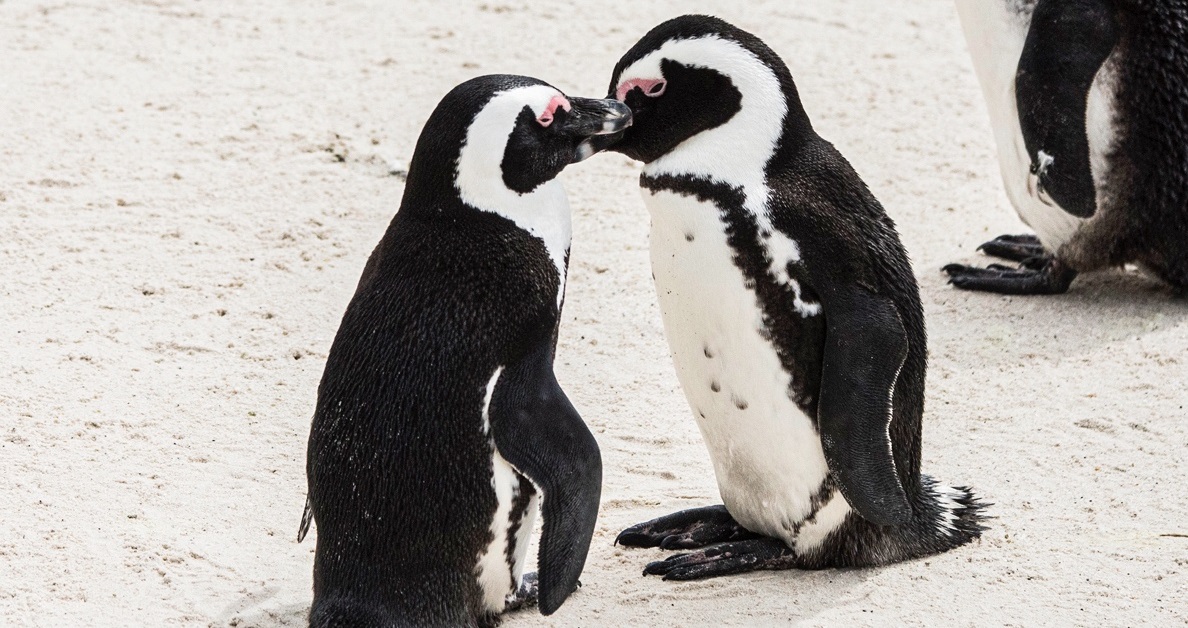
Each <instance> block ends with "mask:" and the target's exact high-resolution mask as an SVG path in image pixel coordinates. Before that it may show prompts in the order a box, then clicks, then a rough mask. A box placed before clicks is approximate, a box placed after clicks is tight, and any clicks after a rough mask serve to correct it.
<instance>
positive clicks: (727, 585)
mask: <svg viewBox="0 0 1188 628" xmlns="http://www.w3.org/2000/svg"><path fill="white" fill-rule="evenodd" d="M882 569H883V568H879V567H875V568H863V569H850V568H840V569H821V570H800V569H787V570H776V571H756V572H751V573H747V574H740V575H734V576H726V577H722V578H710V579H706V580H692V581H688V582H654V581H650V580H649V581H647V582H645V583H644V585H641V586H642V587H643V590H644V591H646V592H645V593H638V594H637V595H639V596H640V597H638V598H636V601H634V602H632V601H629V600H631V599H632V597H631V596H630V595H628V596H627V597H626V600H625V601H622V602H620V603H621V604H626V605H632V604H633V603H638V604H644V605H646V606H647V607H648V608H649V609H651V610H652V611H653V612H663V613H666V614H667V613H668V612H670V609H671V608H672V607H673V606H676V607H681V606H682V605H684V604H686V603H692V602H701V601H705V600H713V601H719V602H720V601H722V600H758V599H765V600H782V602H781V603H780V604H779V605H778V606H777V607H773V608H768V609H765V610H763V611H762V612H761V614H758V615H754V614H751V613H743V614H740V612H739V608H738V607H737V606H734V605H730V604H717V605H715V606H713V607H712V608H710V609H703V610H701V611H699V617H698V622H697V623H695V625H723V626H738V625H757V624H758V625H766V624H772V625H774V624H776V623H786V622H789V621H791V622H797V623H800V622H808V623H809V624H813V623H815V621H816V620H818V619H820V618H822V616H828V615H829V614H830V613H831V612H832V611H834V610H836V609H838V608H845V607H850V606H853V605H854V604H858V603H861V602H862V600H865V599H866V598H868V597H870V595H871V594H872V593H874V591H875V587H876V585H875V584H873V583H871V582H870V580H871V579H872V578H874V577H875V576H877V575H878V574H879V573H880V572H881V571H882ZM756 610H758V609H756ZM674 623H675V624H678V625H679V624H680V623H681V622H679V621H677V622H674Z"/></svg>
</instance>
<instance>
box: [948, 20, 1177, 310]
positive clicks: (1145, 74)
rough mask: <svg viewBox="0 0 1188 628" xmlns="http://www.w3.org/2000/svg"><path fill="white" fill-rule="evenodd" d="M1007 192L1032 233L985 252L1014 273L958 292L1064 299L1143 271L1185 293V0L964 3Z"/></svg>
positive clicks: (987, 272)
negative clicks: (1114, 272) (1115, 271)
mask: <svg viewBox="0 0 1188 628" xmlns="http://www.w3.org/2000/svg"><path fill="white" fill-rule="evenodd" d="M957 12H958V15H959V16H960V18H961V23H962V26H963V28H964V30H965V37H966V41H967V42H968V44H969V51H970V54H971V56H972V58H973V62H974V68H975V70H976V73H977V75H978V79H979V82H980V83H981V86H982V91H983V93H984V95H985V97H986V104H987V107H988V109H989V111H990V122H991V124H992V126H993V128H994V137H995V140H996V143H997V145H998V161H999V165H1000V167H1001V170H1002V178H1003V183H1004V185H1005V187H1006V191H1007V196H1008V197H1009V198H1010V201H1011V204H1012V205H1014V207H1015V211H1016V212H1017V213H1018V214H1019V217H1020V218H1021V219H1022V220H1023V222H1024V223H1026V224H1027V225H1028V226H1030V227H1031V228H1032V229H1034V230H1035V235H1030V234H1028V235H1005V236H1000V237H998V238H995V239H994V240H991V241H989V242H986V243H985V244H982V245H981V246H980V247H979V250H981V251H983V252H985V253H986V254H988V255H992V256H994V257H999V258H1003V259H1006V260H1010V261H1014V262H1018V263H1019V265H1018V267H1012V266H1006V265H1002V264H993V265H991V266H989V267H988V268H978V267H973V266H966V265H962V264H949V265H947V266H945V267H944V268H943V271H944V272H945V273H947V274H948V276H949V282H950V283H952V284H953V285H954V286H956V287H958V288H962V289H966V290H983V291H989V292H998V293H1002V294H1059V293H1063V292H1065V291H1067V290H1068V289H1069V286H1070V285H1071V284H1072V281H1073V279H1075V278H1076V276H1077V275H1078V274H1080V273H1086V272H1090V271H1096V270H1100V269H1105V268H1109V267H1118V266H1123V265H1127V264H1133V265H1136V266H1138V267H1139V268H1141V269H1143V270H1145V271H1147V272H1148V273H1150V274H1152V275H1153V276H1155V277H1156V278H1158V279H1160V280H1162V281H1163V282H1165V283H1166V284H1167V285H1169V286H1171V287H1172V289H1174V290H1176V291H1178V292H1181V293H1183V292H1184V291H1186V290H1188V148H1186V147H1188V0H957Z"/></svg>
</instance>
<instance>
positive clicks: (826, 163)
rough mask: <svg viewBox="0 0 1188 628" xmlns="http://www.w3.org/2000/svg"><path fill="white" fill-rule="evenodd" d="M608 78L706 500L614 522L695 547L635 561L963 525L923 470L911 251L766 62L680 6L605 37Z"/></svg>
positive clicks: (906, 538) (935, 535)
mask: <svg viewBox="0 0 1188 628" xmlns="http://www.w3.org/2000/svg"><path fill="white" fill-rule="evenodd" d="M610 93H611V95H613V96H615V97H616V98H618V99H619V100H622V101H624V102H626V103H627V104H628V105H629V106H630V107H631V110H632V113H633V115H634V121H633V124H632V127H631V128H630V129H628V130H627V131H626V133H625V134H624V135H623V136H622V137H621V138H620V139H619V142H618V143H617V144H616V145H615V146H614V147H613V148H612V150H615V151H618V152H621V153H623V154H625V155H627V156H628V157H631V158H633V159H636V160H639V161H642V162H644V163H645V165H644V167H643V173H642V175H641V177H640V186H641V188H642V193H643V197H644V201H645V203H646V205H647V207H648V210H649V212H650V214H651V236H650V238H651V260H652V272H653V274H654V276H655V283H656V292H657V294H658V296H659V302H660V310H661V313H662V316H663V319H664V330H665V334H666V336H667V338H668V343H669V347H670V348H671V351H672V356H673V360H674V362H675V366H676V372H677V376H678V379H679V380H680V382H681V386H682V388H683V389H684V391H685V396H686V397H687V399H688V401H689V405H690V409H691V410H692V412H693V414H694V417H695V418H696V421H697V425H698V427H699V428H700V430H701V434H702V437H703V438H704V440H705V443H706V446H707V447H708V449H709V453H710V458H711V459H712V461H713V466H714V472H715V475H716V476H717V480H718V488H719V491H720V493H721V495H722V501H723V502H724V506H714V507H708V508H699V509H694V510H688V511H683V512H678V513H676V514H673V515H669V516H665V517H660V518H659V519H655V520H653V521H648V522H646V523H642V524H639V525H636V526H632V527H630V528H628V529H626V530H624V531H623V532H622V533H621V534H620V535H619V537H618V539H617V542H619V543H622V544H624V545H628V546H634V547H655V546H660V547H662V548H665V549H673V548H683V549H697V551H694V552H692V553H687V554H680V555H676V556H672V557H670V558H668V559H667V560H664V561H659V562H654V563H651V564H649V565H648V566H647V568H646V570H645V572H644V573H646V574H662V575H663V576H664V577H665V579H676V580H687V579H694V578H703V577H710V576H718V575H724V574H732V573H739V572H744V571H750V570H755V569H784V568H793V567H796V568H823V567H853V566H865V565H879V564H884V563H889V562H893V561H898V560H904V559H908V558H913V557H917V556H925V555H929V554H934V553H937V552H942V551H945V550H947V549H950V548H953V547H956V546H959V545H961V544H963V543H966V542H968V541H970V540H971V539H974V538H976V537H978V536H979V534H980V532H981V529H982V528H981V526H980V524H979V521H980V520H981V515H980V511H981V509H982V505H981V504H980V503H979V502H978V500H977V499H976V498H975V497H974V496H973V494H972V493H971V492H970V490H969V489H967V488H950V487H949V486H945V485H942V484H940V483H938V482H937V481H935V480H933V479H932V478H930V477H928V476H923V475H920V440H921V416H922V414H923V410H924V371H925V366H926V353H925V352H926V346H925V332H924V318H923V311H922V308H921V305H920V299H919V294H918V292H917V287H916V281H915V278H914V276H913V275H912V270H911V265H910V264H909V262H908V258H907V254H906V253H905V252H904V249H903V246H902V245H901V244H900V242H899V237H898V235H897V234H896V232H895V227H894V225H893V224H892V222H891V220H890V219H889V218H888V217H887V215H886V214H885V213H884V212H883V208H882V207H881V206H880V205H879V202H878V201H877V200H875V198H874V196H872V195H871V193H870V191H869V190H868V189H867V188H866V185H865V184H864V183H863V182H862V180H861V179H860V178H859V177H858V175H857V174H856V173H855V172H854V170H853V169H852V168H851V167H850V165H849V164H848V163H847V162H846V160H845V159H844V158H843V157H842V156H841V154H839V153H838V151H837V150H836V149H834V147H833V146H832V145H831V144H829V143H828V142H826V141H825V140H823V139H821V138H820V137H819V136H817V134H816V133H815V132H814V131H813V127H812V125H811V124H810V122H809V119H808V116H807V115H806V114H805V112H804V110H803V108H802V107H801V104H800V98H799V96H798V94H797V91H796V86H795V84H794V83H793V82H792V76H791V74H790V73H789V71H788V68H787V67H786V66H785V65H784V63H783V61H781V60H780V58H779V57H778V56H776V54H775V53H774V52H772V51H771V49H770V48H768V47H767V46H766V45H765V44H764V43H763V42H762V41H760V40H759V39H758V38H756V37H755V36H753V35H751V34H749V33H746V32H744V31H742V30H739V29H738V28H735V27H734V26H731V25H730V24H727V23H726V22H723V21H722V20H719V19H716V18H712V17H706V16H698V15H690V16H684V17H679V18H676V19H673V20H670V21H668V22H665V23H663V24H661V25H659V26H657V27H656V28H654V29H652V30H651V32H649V33H648V34H647V35H645V36H644V37H643V39H641V40H640V41H639V42H638V43H636V44H635V46H634V47H632V48H631V49H630V50H629V51H628V52H627V53H626V54H625V55H623V57H622V59H620V60H619V63H618V65H616V66H615V70H614V75H613V78H612V80H611V84H610Z"/></svg>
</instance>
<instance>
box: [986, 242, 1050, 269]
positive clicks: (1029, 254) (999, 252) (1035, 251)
mask: <svg viewBox="0 0 1188 628" xmlns="http://www.w3.org/2000/svg"><path fill="white" fill-rule="evenodd" d="M978 250H979V251H981V252H983V253H985V254H986V255H992V256H994V257H999V258H1002V259H1005V260H1010V261H1012V262H1025V261H1029V260H1032V259H1042V258H1047V257H1049V256H1048V253H1047V252H1046V251H1044V245H1043V244H1040V240H1039V238H1038V237H1036V236H1033V235H1001V236H998V237H997V238H994V239H993V240H991V241H989V242H986V243H984V244H982V246H979V247H978ZM1037 270H1038V269H1037Z"/></svg>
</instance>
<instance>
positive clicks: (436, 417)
mask: <svg viewBox="0 0 1188 628" xmlns="http://www.w3.org/2000/svg"><path fill="white" fill-rule="evenodd" d="M630 119H631V118H630V111H629V109H628V108H627V107H626V106H625V105H623V104H622V103H619V102H617V101H614V100H601V99H584V98H571V97H568V96H566V95H565V94H563V93H562V92H561V91H559V90H557V89H556V88H554V87H552V86H550V85H548V84H546V83H544V82H541V81H539V80H537V79H533V78H528V77H522V76H509V75H491V76H482V77H478V78H474V79H471V80H469V81H466V82H464V83H462V84H461V85H458V86H457V87H455V88H454V89H453V90H452V91H450V92H449V93H448V94H446V96H445V97H444V98H443V99H442V101H441V102H440V103H439V104H438V106H437V108H436V109H435V110H434V111H433V113H432V114H431V115H430V117H429V120H428V122H426V124H425V126H424V128H423V130H422V131H421V135H420V138H419V139H418V140H417V144H416V148H415V151H414V154H413V158H412V161H411V163H410V165H409V168H408V176H407V179H406V183H405V189H404V195H403V198H402V200H401V203H400V208H399V210H398V211H397V213H396V215H395V217H394V218H393V219H392V221H391V224H390V225H389V227H388V229H387V231H386V232H385V233H384V235H383V238H382V239H381V240H380V242H379V244H378V245H377V246H376V248H375V250H374V251H373V252H372V254H371V256H370V258H369V259H368V261H367V263H366V265H365V267H364V270H363V273H362V276H361V277H360V279H359V283H358V286H357V288H356V291H355V294H354V296H353V297H352V299H351V301H350V304H349V305H348V306H347V309H346V313H345V314H344V315H343V319H342V323H341V326H340V327H339V329H338V333H337V334H336V336H335V338H334V342H333V344H332V346H331V348H330V353H329V356H328V358H327V360H326V367H325V371H324V373H323V375H322V379H321V383H320V384H319V387H318V397H317V404H316V410H315V414H314V418H313V423H312V426H311V428H310V435H309V446H308V452H307V465H306V472H307V476H308V485H309V493H308V501H307V505H306V512H305V516H304V517H303V520H302V524H301V529H300V531H299V533H298V541H299V542H300V541H301V539H302V538H303V537H304V536H305V533H306V531H307V530H308V527H309V524H310V519H311V518H312V520H313V522H314V523H316V525H317V529H318V534H317V547H316V549H315V554H314V569H313V592H314V599H313V605H312V608H311V609H310V614H309V623H310V625H311V626H316V627H329V626H352V627H354V626H412V625H456V626H491V625H495V624H497V623H498V621H499V617H498V616H499V614H500V613H501V612H503V611H504V610H505V609H511V608H517V607H521V606H526V605H530V604H532V603H536V602H538V603H539V610H540V612H541V613H543V614H545V615H548V614H551V613H553V612H554V611H556V610H557V608H558V607H560V606H561V604H562V602H564V601H565V599H566V598H567V596H568V595H569V594H570V593H571V592H572V591H573V590H574V589H575V587H576V586H577V585H578V576H579V574H580V573H581V571H582V567H583V564H584V563H585V559H586V554H587V551H588V549H589V546H590V539H591V535H592V534H593V530H594V522H595V518H596V516H597V513H598V503H599V495H600V491H601V478H602V463H601V458H600V454H599V450H598V444H597V443H596V442H595V440H594V438H593V436H592V435H591V434H590V431H589V430H588V429H587V428H586V425H585V423H583V422H582V419H581V417H580V416H579V415H578V413H577V411H576V410H575V409H574V407H573V405H571V404H570V402H569V400H568V399H567V397H566V396H565V393H564V392H563V391H562V390H561V388H560V386H559V385H558V383H557V379H556V378H555V377H554V375H553V357H554V349H555V345H556V342H557V331H558V325H559V322H560V314H561V307H562V302H563V300H564V295H565V277H566V271H567V266H568V257H569V245H570V213H569V206H568V202H567V200H566V195H565V189H564V188H563V187H562V185H561V183H560V181H558V180H557V179H556V176H557V175H558V174H559V173H560V172H561V170H562V169H563V168H565V167H566V166H567V165H569V164H570V163H573V162H576V161H580V160H582V159H584V158H586V157H588V156H590V155H591V154H592V153H593V152H594V149H593V148H592V142H591V138H593V137H595V136H597V135H600V134H608V133H614V132H617V131H619V130H621V129H622V128H624V127H625V126H626V125H627V124H629V123H630ZM538 502H543V503H542V504H541V514H542V516H543V520H544V524H543V531H542V535H541V541H540V553H539V556H538V568H539V571H538V574H537V575H536V576H533V577H529V576H525V575H524V574H523V570H524V562H525V557H526V555H527V551H528V544H529V540H530V534H531V531H532V527H533V523H534V518H535V515H536V510H537V504H538Z"/></svg>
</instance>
